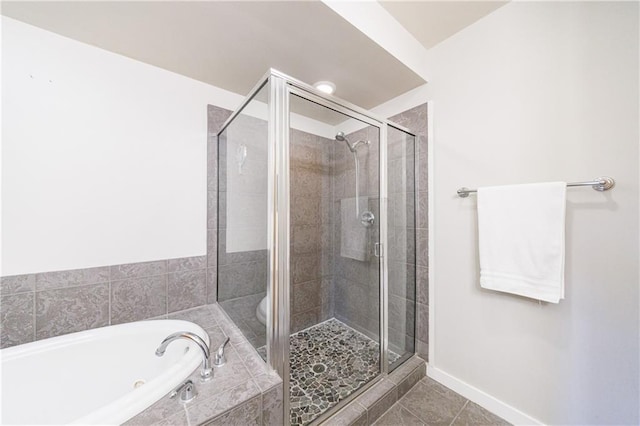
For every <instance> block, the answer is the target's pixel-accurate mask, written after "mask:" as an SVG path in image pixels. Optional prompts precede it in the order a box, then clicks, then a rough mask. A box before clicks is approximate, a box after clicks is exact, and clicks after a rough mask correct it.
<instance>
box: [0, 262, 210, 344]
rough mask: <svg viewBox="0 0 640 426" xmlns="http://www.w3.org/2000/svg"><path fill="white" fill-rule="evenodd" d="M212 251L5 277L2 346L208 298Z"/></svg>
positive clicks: (0, 285) (1, 281)
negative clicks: (137, 261) (165, 258)
mask: <svg viewBox="0 0 640 426" xmlns="http://www.w3.org/2000/svg"><path fill="white" fill-rule="evenodd" d="M208 288H209V286H207V274H206V256H195V257H185V258H180V259H168V260H158V261H153V262H142V263H130V264H125V265H112V266H104V267H98V268H85V269H74V270H68V271H55V272H43V273H37V274H28V275H16V276H10V277H2V278H0V296H1V297H2V300H1V302H0V327H1V332H0V348H6V347H9V346H14V345H18V344H22V343H28V342H33V341H35V340H40V339H46V338H48V337H54V336H59V335H62V334H68V333H73V332H76V331H82V330H87V329H91V328H96V327H104V326H107V325H111V324H122V323H125V322H132V321H138V320H142V319H148V318H156V317H166V316H167V314H170V313H172V312H176V311H180V310H184V309H188V308H192V307H196V306H200V305H204V304H206V303H207V289H208Z"/></svg>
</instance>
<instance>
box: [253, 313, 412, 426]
mask: <svg viewBox="0 0 640 426" xmlns="http://www.w3.org/2000/svg"><path fill="white" fill-rule="evenodd" d="M258 353H260V355H261V356H262V357H263V358H265V359H266V347H265V346H263V347H261V348H258ZM290 354H291V355H290V367H289V368H290V387H289V389H290V391H289V399H290V413H289V415H290V422H291V425H306V424H309V423H311V422H312V421H313V420H315V419H316V418H317V417H318V416H320V415H321V414H322V413H324V412H325V411H327V410H329V409H330V408H332V407H334V406H335V405H336V404H338V402H340V401H342V400H343V399H345V398H346V397H348V396H349V395H351V394H352V393H353V392H355V391H356V390H358V389H360V387H361V386H362V385H363V384H365V383H367V382H368V381H369V380H371V379H373V378H374V377H376V376H377V375H378V373H379V362H380V345H379V344H378V343H377V342H375V341H374V340H372V339H370V338H368V337H367V336H365V335H364V334H362V333H359V332H357V331H355V330H354V329H352V328H351V327H349V326H347V325H345V324H344V323H342V322H341V321H338V320H337V319H335V318H332V319H330V320H328V321H325V322H323V323H320V324H318V325H314V326H313V327H310V328H307V329H305V330H302V331H299V332H298V333H294V334H292V335H291V336H290ZM398 358H399V355H397V354H396V353H394V352H392V351H389V362H390V363H392V362H394V361H395V360H396V359H398Z"/></svg>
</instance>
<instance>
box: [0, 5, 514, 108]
mask: <svg viewBox="0 0 640 426" xmlns="http://www.w3.org/2000/svg"><path fill="white" fill-rule="evenodd" d="M382 5H383V7H384V8H385V9H386V10H388V11H389V13H390V14H391V15H392V16H393V17H394V18H395V19H396V20H397V21H398V22H400V23H401V24H402V25H403V26H405V27H406V29H407V30H408V31H409V32H410V33H412V34H413V36H414V37H415V38H417V39H418V40H419V41H420V42H421V43H423V44H424V46H425V47H430V46H432V45H433V44H434V43H437V42H438V41H441V40H442V39H444V38H446V37H448V36H449V35H451V34H453V33H455V32H457V31H459V30H460V29H461V28H462V27H464V26H467V25H469V24H471V23H472V22H474V21H475V20H477V19H479V18H480V17H482V16H484V15H486V14H487V13H489V12H490V11H491V10H494V9H495V8H496V7H499V5H502V3H496V2H491V3H489V4H487V3H485V2H462V3H461V4H458V3H455V4H452V3H449V2H446V3H442V4H441V3H439V2H404V1H401V2H383V3H382ZM2 14H3V15H5V16H8V17H11V18H14V19H17V20H19V21H22V22H26V23H28V24H31V25H35V26H37V27H40V28H43V29H46V30H49V31H52V32H55V33H58V34H60V35H63V36H66V37H69V38H72V39H75V40H78V41H81V42H84V43H88V44H91V45H94V46H97V47H100V48H103V49H105V50H109V51H112V52H115V53H118V54H121V55H124V56H127V57H130V58H133V59H136V60H139V61H142V62H145V63H148V64H151V65H155V66H158V67H160V68H164V69H167V70H169V71H173V72H176V73H179V74H182V75H185V76H187V77H191V78H193V79H196V80H200V81H203V82H205V83H209V84H212V85H214V86H217V87H220V88H223V89H226V90H229V91H231V92H235V93H238V94H241V95H244V94H247V93H248V92H249V91H250V90H251V88H252V87H253V86H254V85H255V84H256V83H257V81H258V80H259V79H260V78H261V77H262V76H263V75H264V74H265V72H266V71H267V70H268V69H269V68H275V69H278V70H280V71H282V72H284V73H286V74H289V75H291V76H292V77H295V78H297V79H299V80H301V81H305V82H307V83H314V82H316V81H319V80H331V81H333V82H334V83H335V84H336V86H337V91H336V93H335V94H336V96H338V97H340V98H343V99H345V100H347V101H349V102H351V103H353V104H356V105H359V106H361V107H363V108H367V109H369V108H372V107H375V106H377V105H380V104H382V103H384V102H386V101H388V100H390V99H392V98H395V97H396V96H399V95H400V94H402V93H405V92H407V91H409V90H411V89H413V88H415V87H418V86H420V85H422V84H424V83H425V81H424V79H423V78H421V77H420V76H418V75H417V74H416V73H415V72H413V71H412V70H411V69H409V68H408V67H407V66H405V65H404V64H403V63H402V62H400V61H399V60H397V59H396V58H395V57H394V56H393V55H391V54H390V53H388V52H387V51H386V50H384V49H383V48H382V47H380V46H379V45H378V44H376V43H375V42H373V41H372V40H371V39H370V38H369V37H367V36H366V35H365V34H363V33H362V32H360V31H359V30H358V29H357V28H356V27H355V26H353V25H351V24H350V23H349V22H348V21H346V20H345V19H344V18H342V17H341V16H340V15H338V14H337V13H336V12H334V11H333V10H332V9H330V8H329V7H327V6H326V5H325V4H324V3H322V2H319V1H275V2H274V1H268V2H265V1H208V2H190V1H170V2H162V1H142V2H129V1H67V2H57V1H41V2H28V1H16V2H9V1H3V2H2ZM434 14H435V15H434Z"/></svg>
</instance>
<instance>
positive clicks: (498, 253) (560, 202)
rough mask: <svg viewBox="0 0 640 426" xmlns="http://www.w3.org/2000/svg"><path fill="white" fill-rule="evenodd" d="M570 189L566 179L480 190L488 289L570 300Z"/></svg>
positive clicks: (482, 250) (482, 258)
mask: <svg viewBox="0 0 640 426" xmlns="http://www.w3.org/2000/svg"><path fill="white" fill-rule="evenodd" d="M566 191H567V184H566V183H565V182H549V183H540V184H528V185H509V186H494V187H485V188H478V233H479V246H480V285H481V286H482V287H483V288H487V289H491V290H497V291H503V292H507V293H513V294H518V295H520V296H525V297H530V298H533V299H538V300H543V301H545V302H552V303H558V302H559V301H560V299H564V228H565V207H566Z"/></svg>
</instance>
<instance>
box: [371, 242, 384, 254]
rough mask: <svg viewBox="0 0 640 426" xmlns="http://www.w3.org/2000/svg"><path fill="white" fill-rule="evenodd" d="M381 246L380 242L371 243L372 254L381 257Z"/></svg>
mask: <svg viewBox="0 0 640 426" xmlns="http://www.w3.org/2000/svg"><path fill="white" fill-rule="evenodd" d="M382 248H383V247H382V244H381V243H375V244H374V245H373V254H374V255H375V256H376V257H382V255H383V250H382Z"/></svg>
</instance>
